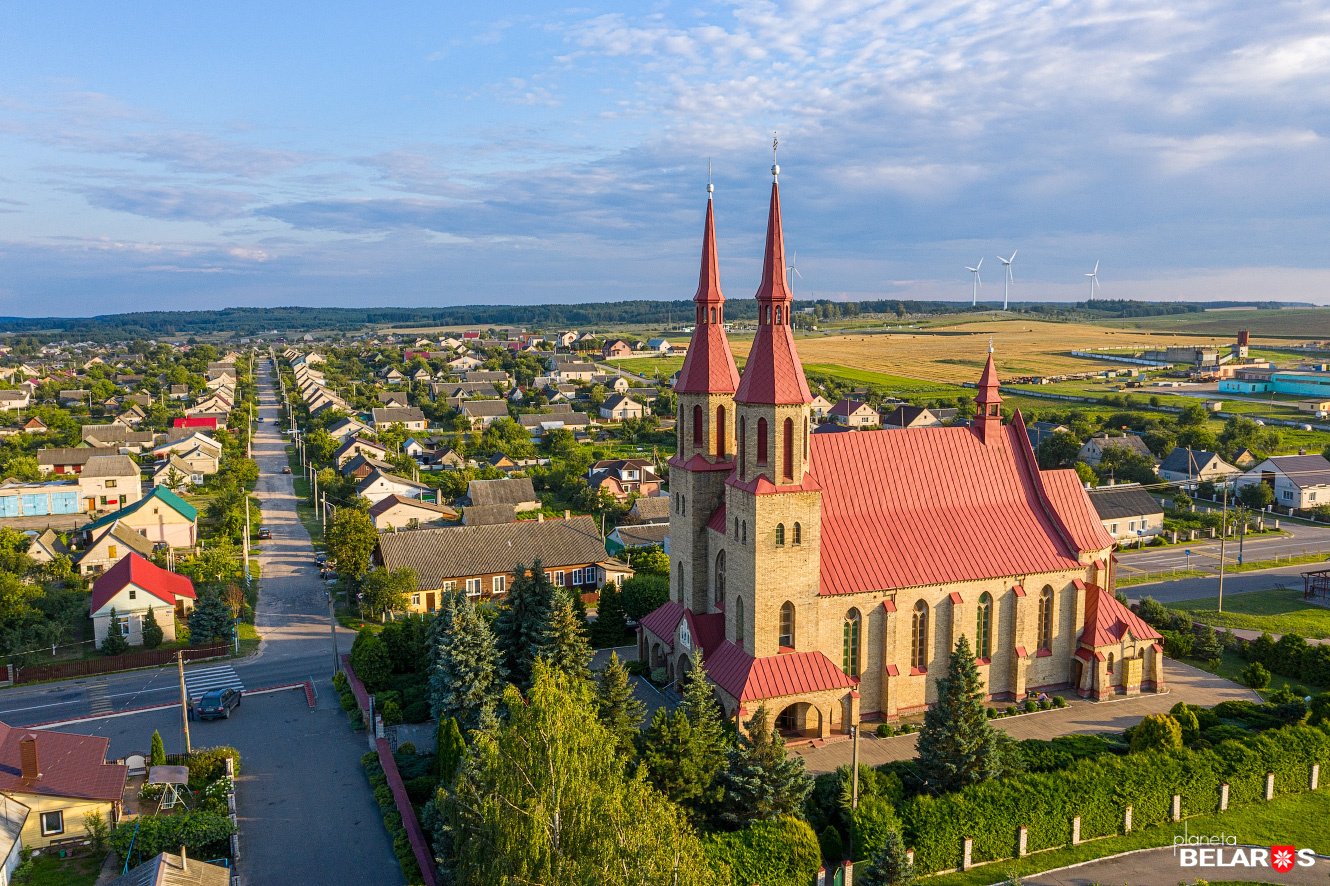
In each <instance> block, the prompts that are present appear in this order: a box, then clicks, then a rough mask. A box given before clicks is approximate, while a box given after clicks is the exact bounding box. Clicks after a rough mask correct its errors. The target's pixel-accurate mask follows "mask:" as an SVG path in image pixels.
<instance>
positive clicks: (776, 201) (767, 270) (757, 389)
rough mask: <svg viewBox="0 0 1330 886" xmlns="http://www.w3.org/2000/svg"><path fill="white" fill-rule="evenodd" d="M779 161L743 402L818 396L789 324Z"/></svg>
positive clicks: (741, 387) (801, 399)
mask: <svg viewBox="0 0 1330 886" xmlns="http://www.w3.org/2000/svg"><path fill="white" fill-rule="evenodd" d="M779 175H780V167H779V166H777V165H776V164H774V163H773V164H772V165H771V207H770V209H769V210H768V212H767V244H766V251H765V254H764V255H763V258H762V278H761V280H760V281H759V282H758V286H757V295H756V298H757V322H758V327H757V335H756V336H755V337H754V339H753V347H752V350H750V351H749V352H748V362H747V363H746V364H745V366H744V373H743V378H742V379H741V380H740V382H739V390H738V391H737V393H736V394H735V400H737V401H738V402H740V403H764V404H773V405H794V404H804V403H811V402H813V395H812V393H811V392H810V391H809V390H808V380H807V379H806V378H804V368H803V365H802V364H801V363H800V362H799V355H798V353H797V352H796V351H795V349H794V335H793V333H792V332H791V329H790V311H791V310H792V302H793V300H794V299H793V297H792V296H791V295H790V289H789V286H788V285H787V283H786V280H785V237H784V233H783V231H782V230H781V217H780V184H779V182H778V180H777V176H779Z"/></svg>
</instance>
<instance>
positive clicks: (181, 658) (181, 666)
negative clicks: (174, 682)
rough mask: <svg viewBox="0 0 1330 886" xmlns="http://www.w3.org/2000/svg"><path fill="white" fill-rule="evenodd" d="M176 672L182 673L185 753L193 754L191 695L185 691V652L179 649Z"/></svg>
mask: <svg viewBox="0 0 1330 886" xmlns="http://www.w3.org/2000/svg"><path fill="white" fill-rule="evenodd" d="M175 664H176V670H178V671H179V672H180V725H181V726H182V727H184V730H185V753H186V754H190V753H193V748H191V747H190V746H189V693H188V691H187V690H186V689H185V651H184V650H183V649H177V650H176V651H175Z"/></svg>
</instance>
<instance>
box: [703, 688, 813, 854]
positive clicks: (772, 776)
mask: <svg viewBox="0 0 1330 886" xmlns="http://www.w3.org/2000/svg"><path fill="white" fill-rule="evenodd" d="M744 728H745V730H746V734H744V735H740V736H739V743H738V745H737V746H736V747H734V748H733V749H731V751H730V753H729V759H728V761H727V762H728V765H727V766H726V769H725V772H724V773H723V774H722V776H721V778H720V782H721V785H722V787H723V788H724V791H725V805H724V808H723V809H721V811H720V820H721V822H722V823H724V824H725V825H727V826H729V827H732V828H740V827H743V826H744V825H746V824H749V823H750V822H754V821H770V820H772V819H774V818H777V817H778V816H781V815H798V814H799V811H800V810H801V809H802V808H803V802H804V799H805V798H806V797H807V796H808V792H809V791H811V790H812V789H813V780H812V779H811V778H809V777H808V773H806V772H804V761H803V760H802V759H800V758H799V757H791V756H789V755H788V754H786V753H785V741H784V739H782V738H781V737H780V733H779V732H777V731H776V728H775V727H774V726H772V725H771V719H770V717H769V716H768V714H767V709H766V708H765V707H759V708H758V709H757V713H755V714H753V718H752V719H751V720H749V721H748V722H747V723H745V724H744Z"/></svg>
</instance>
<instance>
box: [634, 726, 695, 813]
mask: <svg viewBox="0 0 1330 886" xmlns="http://www.w3.org/2000/svg"><path fill="white" fill-rule="evenodd" d="M641 755H642V762H643V763H644V764H645V766H646V773H647V780H648V781H650V782H651V784H652V785H654V786H655V788H656V790H658V791H660V792H661V793H662V794H664V795H665V796H667V797H669V798H670V799H671V800H673V801H674V802H675V803H678V804H679V805H680V806H682V807H684V808H685V809H686V810H688V813H689V814H690V816H692V818H693V820H694V821H697V820H700V818H701V811H702V805H703V804H702V788H703V786H704V784H706V783H707V779H706V778H705V776H704V775H703V773H701V772H700V771H698V767H697V760H696V757H695V755H694V754H693V727H692V724H690V723H689V722H688V717H687V715H686V714H684V712H683V711H682V710H679V709H678V708H676V709H675V710H673V711H671V710H669V709H667V708H665V707H659V708H656V713H655V714H654V715H653V716H652V718H651V725H649V726H648V727H647V728H646V731H644V732H643V733H642V739H641Z"/></svg>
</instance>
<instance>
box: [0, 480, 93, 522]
mask: <svg viewBox="0 0 1330 886" xmlns="http://www.w3.org/2000/svg"><path fill="white" fill-rule="evenodd" d="M78 513H80V511H79V484H78V481H77V480H53V481H51V482H49V483H6V484H5V485H3V486H0V519H3V518H5V517H45V516H49V515H52V514H78Z"/></svg>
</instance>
